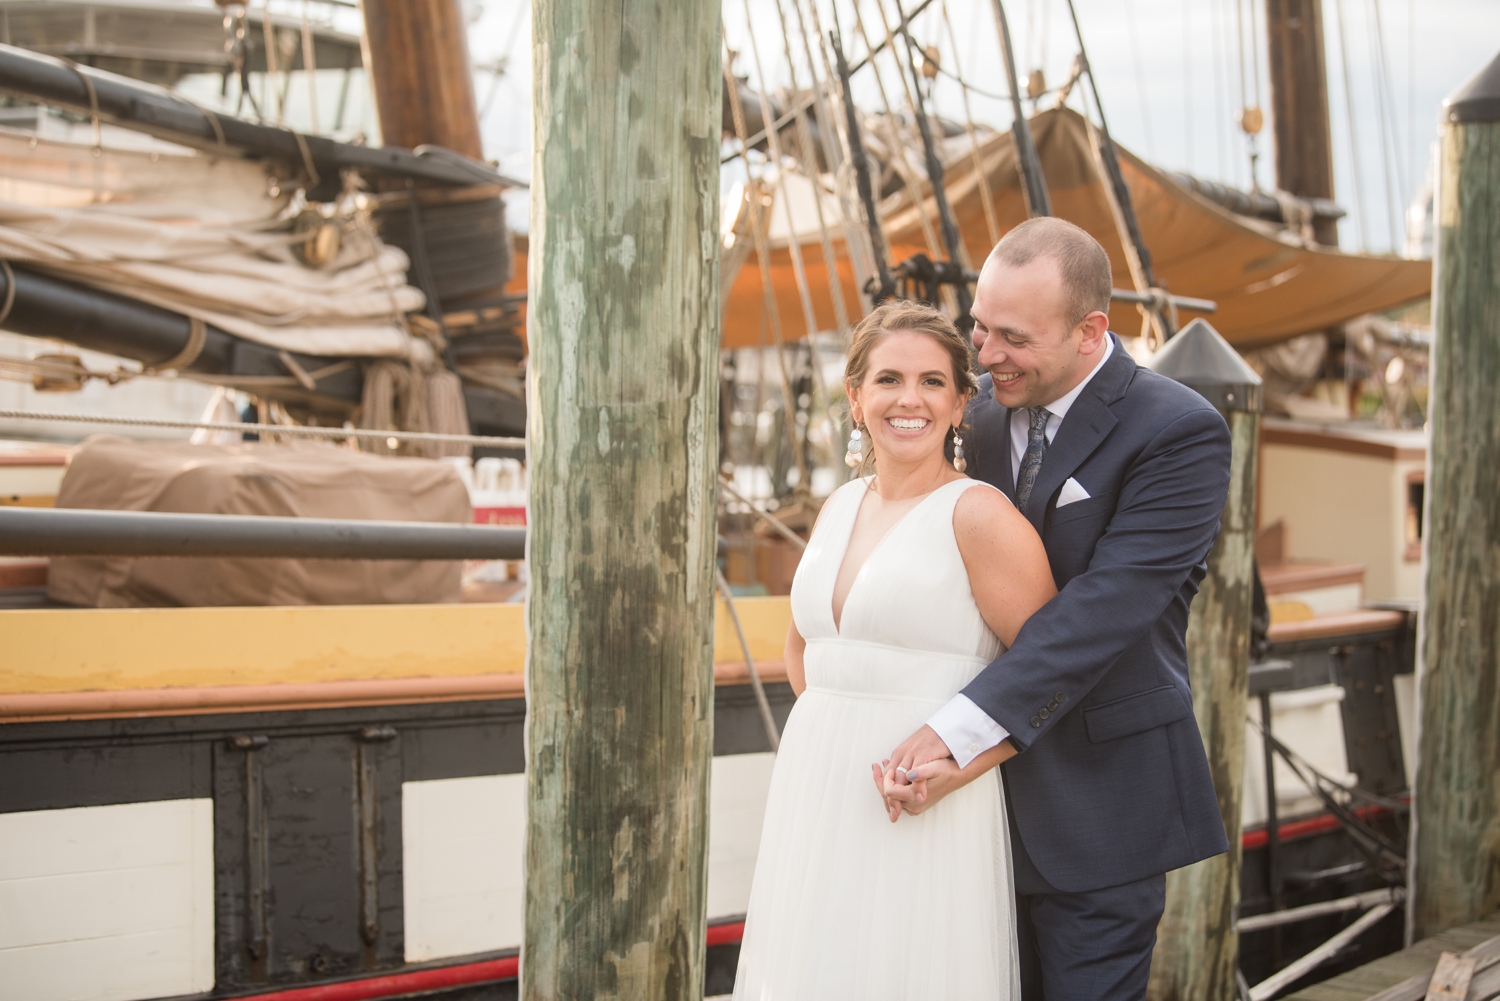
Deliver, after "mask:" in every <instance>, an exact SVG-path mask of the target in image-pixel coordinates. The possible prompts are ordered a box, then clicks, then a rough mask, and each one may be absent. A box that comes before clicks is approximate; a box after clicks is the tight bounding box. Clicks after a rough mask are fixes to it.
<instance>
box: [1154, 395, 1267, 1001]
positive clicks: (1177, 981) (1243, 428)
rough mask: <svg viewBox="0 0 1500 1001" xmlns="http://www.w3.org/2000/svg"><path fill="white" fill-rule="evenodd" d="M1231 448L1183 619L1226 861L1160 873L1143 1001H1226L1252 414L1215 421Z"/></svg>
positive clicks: (1235, 959) (1244, 678)
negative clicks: (1220, 506)
mask: <svg viewBox="0 0 1500 1001" xmlns="http://www.w3.org/2000/svg"><path fill="white" fill-rule="evenodd" d="M1224 416H1225V419H1226V420H1228V421H1229V432H1230V436H1231V438H1232V440H1233V443H1234V457H1233V459H1232V466H1231V475H1230V480H1229V500H1228V501H1227V502H1226V503H1225V505H1224V517H1223V521H1222V522H1221V524H1220V529H1219V538H1218V541H1217V542H1215V543H1214V548H1213V550H1212V551H1211V552H1210V553H1209V555H1208V575H1207V576H1205V577H1204V578H1203V586H1202V588H1201V589H1200V590H1199V592H1198V596H1197V597H1196V598H1195V599H1193V610H1192V615H1191V617H1190V618H1189V619H1188V631H1187V648H1188V673H1189V681H1190V683H1191V684H1192V686H1193V712H1194V714H1195V715H1196V716H1197V719H1198V730H1199V732H1200V733H1202V734H1203V744H1204V749H1205V750H1206V751H1207V752H1208V766H1209V770H1210V771H1211V772H1212V773H1213V779H1214V789H1215V791H1217V792H1218V795H1219V813H1220V815H1221V816H1222V817H1223V819H1224V832H1225V833H1226V834H1227V835H1228V836H1229V852H1228V853H1227V854H1225V855H1217V856H1215V857H1213V858H1211V859H1205V860H1203V861H1202V862H1197V863H1195V864H1193V865H1190V866H1188V867H1187V868H1185V869H1178V870H1177V871H1175V872H1169V873H1167V906H1166V911H1165V913H1163V915H1162V919H1161V923H1160V925H1158V927H1157V934H1156V951H1155V954H1154V955H1153V957H1152V962H1151V983H1150V988H1149V990H1148V992H1147V996H1148V997H1150V998H1151V999H1152V1001H1233V999H1234V998H1236V997H1238V990H1237V988H1236V986H1235V971H1236V970H1237V969H1238V965H1239V938H1238V936H1237V935H1236V933H1235V918H1236V915H1237V913H1238V911H1239V904H1240V804H1241V801H1242V800H1243V798H1244V791H1245V790H1244V775H1245V702H1246V699H1247V696H1248V692H1249V669H1250V615H1251V610H1252V609H1251V606H1252V598H1253V588H1254V573H1255V569H1254V553H1255V472H1256V468H1255V467H1256V455H1257V452H1258V448H1257V445H1258V442H1259V438H1260V414H1259V413H1244V412H1231V413H1227V414H1225V415H1224Z"/></svg>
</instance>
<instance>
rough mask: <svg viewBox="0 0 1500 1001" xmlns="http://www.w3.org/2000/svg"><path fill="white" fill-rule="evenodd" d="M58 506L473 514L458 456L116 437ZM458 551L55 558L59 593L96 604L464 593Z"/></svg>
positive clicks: (96, 449)
mask: <svg viewBox="0 0 1500 1001" xmlns="http://www.w3.org/2000/svg"><path fill="white" fill-rule="evenodd" d="M57 506H58V507H65V508H91V509H96V510H111V511H169V512H173V513H177V514H236V515H273V516H280V517H300V518H359V519H373V520H379V521H424V522H446V523H449V524H455V525H461V524H468V523H470V522H472V521H473V519H474V512H473V509H472V508H471V507H470V505H469V492H468V489H467V488H466V487H465V486H464V484H463V481H462V480H460V479H459V477H458V473H457V471H456V470H455V469H454V468H453V466H451V465H450V464H448V463H445V462H438V461H434V460H431V459H397V458H384V457H380V456H374V455H369V454H367V453H364V452H356V451H353V450H351V449H347V448H341V447H337V446H333V445H326V444H312V443H308V444H296V445H271V444H259V443H246V444H240V445H191V444H186V443H182V444H179V443H162V442H140V441H132V440H129V439H125V438H118V437H114V436H112V435H99V436H96V437H93V438H90V439H88V440H87V441H85V442H84V443H83V445H82V446H81V447H80V448H79V449H78V451H77V452H75V453H74V455H73V457H72V459H71V460H70V461H69V463H68V471H67V473H66V474H65V475H64V476H63V482H62V487H61V488H60V489H59V490H58V494H57ZM461 569H462V566H461V564H460V563H458V562H456V561H452V560H290V559H264V558H263V559H214V558H207V557H203V558H191V559H183V558H149V557H109V558H87V557H76V556H69V557H55V558H54V559H53V560H52V566H51V571H50V573H49V579H48V585H47V593H48V597H50V598H52V600H54V601H60V602H63V603H65V604H69V605H80V606H84V607H89V608H150V607H162V606H203V605H384V604H430V603H434V602H456V601H458V600H459V599H460V583H459V574H460V572H461Z"/></svg>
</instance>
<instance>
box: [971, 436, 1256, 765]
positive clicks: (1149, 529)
mask: <svg viewBox="0 0 1500 1001" xmlns="http://www.w3.org/2000/svg"><path fill="white" fill-rule="evenodd" d="M1229 461H1230V439H1229V428H1228V427H1227V426H1226V425H1225V423H1224V420H1223V418H1221V417H1220V416H1219V414H1218V413H1217V412H1216V411H1213V410H1195V411H1191V412H1189V413H1187V414H1185V415H1183V416H1182V417H1179V418H1178V419H1177V420H1176V421H1174V422H1173V423H1172V424H1170V425H1168V426H1167V427H1166V428H1164V429H1163V430H1162V431H1161V432H1160V433H1159V434H1158V435H1157V436H1156V437H1155V439H1153V440H1152V441H1151V443H1150V444H1149V445H1147V446H1146V448H1145V449H1143V450H1142V452H1141V454H1140V455H1139V456H1138V457H1137V459H1136V461H1135V462H1134V464H1133V465H1132V466H1131V467H1130V470H1129V471H1128V473H1127V474H1126V476H1125V479H1124V482H1123V483H1122V485H1121V488H1120V494H1119V499H1118V501H1117V502H1116V506H1115V512H1114V514H1113V516H1112V517H1111V518H1110V521H1109V524H1108V526H1107V527H1106V528H1105V531H1104V535H1103V536H1102V537H1101V538H1100V539H1099V542H1098V543H1097V545H1096V546H1095V548H1094V554H1093V557H1092V559H1091V560H1090V561H1089V566H1088V569H1087V570H1085V571H1084V572H1083V573H1081V574H1079V575H1078V576H1076V577H1074V578H1073V579H1072V580H1070V581H1068V583H1067V584H1066V585H1065V586H1064V587H1063V589H1062V590H1061V591H1060V592H1059V593H1058V595H1057V597H1055V598H1053V599H1052V600H1051V601H1050V602H1048V603H1047V605H1045V606H1044V607H1043V608H1042V609H1041V610H1039V611H1038V612H1037V613H1036V614H1035V615H1033V616H1032V617H1031V618H1030V619H1029V620H1028V621H1027V623H1026V624H1025V625H1024V626H1023V627H1022V628H1021V631H1020V633H1019V634H1018V635H1017V637H1016V642H1015V644H1014V645H1013V646H1012V647H1011V648H1010V649H1009V650H1008V651H1006V652H1005V653H1004V654H1002V655H1001V656H1000V658H999V659H998V660H996V661H994V662H993V663H991V664H990V665H989V666H988V667H987V668H985V669H984V670H983V671H982V672H980V674H979V676H978V677H977V678H975V679H974V680H973V681H972V682H970V683H969V686H968V687H967V688H965V689H964V691H963V694H964V695H965V696H967V697H968V698H969V699H970V700H971V701H972V702H973V703H974V704H975V705H976V706H978V707H979V709H980V710H982V711H983V712H984V713H985V714H986V715H987V716H989V717H990V718H991V719H993V720H994V721H995V722H996V723H998V724H999V725H1000V726H1002V727H1004V728H1005V729H1006V730H1007V731H1009V733H1010V735H1011V740H1012V741H1014V742H1015V743H1016V744H1017V746H1018V747H1019V748H1020V749H1021V750H1023V751H1024V750H1025V749H1026V748H1027V747H1029V746H1030V745H1031V744H1033V743H1035V742H1036V741H1037V740H1038V739H1040V738H1041V737H1043V736H1044V735H1045V734H1046V733H1047V731H1048V730H1049V729H1050V728H1051V726H1052V725H1053V724H1054V723H1056V722H1057V720H1059V719H1061V718H1062V716H1063V715H1065V714H1066V712H1067V711H1068V710H1070V709H1072V708H1073V707H1074V706H1076V705H1077V704H1078V702H1079V701H1080V700H1081V699H1082V698H1083V697H1084V696H1085V695H1087V694H1088V692H1089V691H1090V690H1091V689H1093V687H1094V685H1095V684H1097V683H1098V681H1099V679H1100V678H1102V677H1103V676H1104V673H1105V672H1106V671H1108V670H1109V668H1110V667H1111V666H1112V665H1113V664H1114V662H1115V661H1116V660H1117V659H1118V658H1119V656H1120V655H1121V654H1122V653H1124V652H1125V651H1126V650H1127V649H1129V648H1130V647H1131V646H1133V645H1134V644H1136V643H1137V642H1139V641H1140V640H1141V638H1142V637H1143V636H1144V635H1145V634H1146V632H1147V631H1148V630H1149V629H1150V628H1151V626H1152V625H1153V624H1154V623H1155V622H1156V620H1157V619H1158V618H1160V617H1161V615H1162V613H1163V612H1165V611H1166V609H1167V607H1168V605H1169V604H1170V603H1171V602H1172V601H1173V599H1174V598H1175V597H1176V595H1177V593H1178V592H1179V590H1181V588H1182V585H1183V584H1184V583H1185V582H1186V581H1187V579H1188V577H1189V575H1190V574H1191V573H1192V572H1193V569H1194V568H1195V567H1197V566H1198V564H1199V563H1201V562H1203V559H1204V558H1205V557H1206V556H1207V555H1208V551H1209V549H1210V548H1211V547H1212V546H1213V543H1214V539H1215V538H1216V537H1217V535H1218V531H1219V519H1220V517H1221V515H1222V513H1223V510H1224V502H1225V499H1226V498H1227V496H1228V492H1229ZM1059 695H1061V696H1062V698H1061V701H1056V702H1055V700H1057V697H1058V696H1059ZM1054 702H1055V705H1056V708H1055V710H1054V711H1051V712H1049V713H1048V716H1047V718H1045V719H1043V718H1041V710H1042V708H1043V707H1046V706H1048V705H1051V704H1054Z"/></svg>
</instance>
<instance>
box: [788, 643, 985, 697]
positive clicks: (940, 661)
mask: <svg viewBox="0 0 1500 1001" xmlns="http://www.w3.org/2000/svg"><path fill="white" fill-rule="evenodd" d="M802 664H803V670H804V672H805V673H806V676H807V690H808V691H809V692H817V693H821V694H824V695H836V696H846V697H850V698H864V699H894V700H898V701H902V702H931V703H934V704H937V705H941V704H943V703H944V702H947V701H948V700H949V699H951V698H953V696H955V695H957V694H958V693H959V692H960V691H962V690H963V688H964V686H965V685H967V684H968V683H969V682H970V681H972V680H974V676H975V675H977V674H978V673H979V672H980V671H981V670H983V669H984V668H985V667H986V666H987V665H988V664H989V661H987V660H985V659H984V658H983V657H972V656H964V655H962V654H953V653H936V652H933V651H929V650H913V649H911V648H909V647H898V646H888V645H887V644H884V643H867V642H862V641H860V640H847V639H810V640H808V641H807V652H806V653H805V654H804V655H803V660H802Z"/></svg>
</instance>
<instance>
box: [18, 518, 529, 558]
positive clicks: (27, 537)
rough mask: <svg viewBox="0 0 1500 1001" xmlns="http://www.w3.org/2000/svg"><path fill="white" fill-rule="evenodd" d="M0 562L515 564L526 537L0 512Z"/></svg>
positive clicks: (405, 526)
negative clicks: (173, 559)
mask: <svg viewBox="0 0 1500 1001" xmlns="http://www.w3.org/2000/svg"><path fill="white" fill-rule="evenodd" d="M0 555H5V556H214V557H272V558H281V559H319V560H519V559H524V558H525V556H526V530H525V529H524V528H500V527H492V526H484V525H443V524H432V523H425V522H409V521H357V520H344V519H333V518H273V517H260V516H255V515H225V514H164V513H157V512H144V511H93V510H80V509H74V508H52V509H47V508H22V507H3V508H0Z"/></svg>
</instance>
